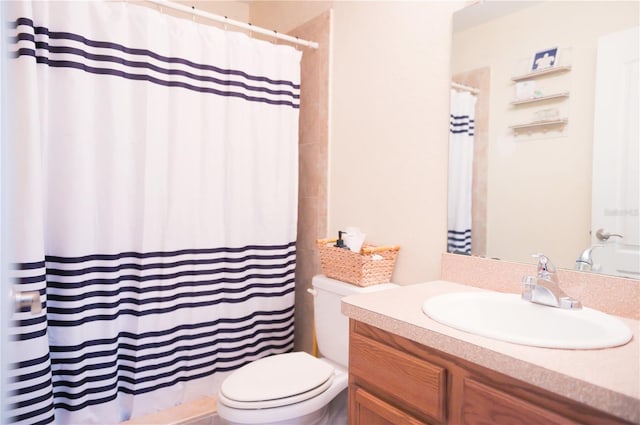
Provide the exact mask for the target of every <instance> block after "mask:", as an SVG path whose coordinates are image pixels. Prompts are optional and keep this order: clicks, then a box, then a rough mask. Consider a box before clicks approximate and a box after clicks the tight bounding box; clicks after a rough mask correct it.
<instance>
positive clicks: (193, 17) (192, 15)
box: [191, 6, 196, 22]
mask: <svg viewBox="0 0 640 425" xmlns="http://www.w3.org/2000/svg"><path fill="white" fill-rule="evenodd" d="M191 10H193V13H192V14H191V20H192V21H193V22H195V21H196V7H195V6H191Z"/></svg>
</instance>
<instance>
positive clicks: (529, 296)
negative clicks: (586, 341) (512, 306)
mask: <svg viewBox="0 0 640 425" xmlns="http://www.w3.org/2000/svg"><path fill="white" fill-rule="evenodd" d="M534 257H538V267H537V269H538V270H537V276H525V277H524V278H523V279H522V283H523V284H524V290H523V292H522V299H523V300H527V301H531V302H532V303H537V304H542V305H548V306H551V307H559V308H567V309H577V308H582V304H581V303H580V301H578V300H576V299H573V298H571V297H569V296H568V295H567V294H565V293H564V291H563V290H562V289H560V284H559V282H558V275H557V274H556V268H555V267H554V265H553V264H552V263H551V261H549V258H547V256H546V255H544V254H536V255H534Z"/></svg>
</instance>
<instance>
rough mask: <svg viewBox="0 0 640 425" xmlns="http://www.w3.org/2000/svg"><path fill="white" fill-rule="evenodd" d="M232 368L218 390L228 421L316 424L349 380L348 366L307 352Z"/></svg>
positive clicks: (271, 357) (273, 357)
mask: <svg viewBox="0 0 640 425" xmlns="http://www.w3.org/2000/svg"><path fill="white" fill-rule="evenodd" d="M236 372H237V373H233V374H232V375H230V376H229V377H228V378H227V379H226V380H225V381H224V382H223V383H222V385H221V387H220V391H219V393H218V414H219V415H220V417H222V418H223V419H224V420H225V421H226V423H227V424H281V423H286V424H313V423H319V421H320V420H321V418H322V417H323V416H325V415H326V411H325V410H324V409H323V408H326V407H327V406H328V405H329V402H331V400H333V399H334V398H335V397H336V396H337V395H338V394H339V393H341V392H342V391H344V390H345V389H346V388H347V382H348V373H347V370H346V369H344V368H342V367H341V366H340V365H337V364H332V363H331V362H330V361H329V360H327V359H319V358H316V357H313V356H311V355H310V354H307V353H305V352H293V353H286V354H278V355H275V356H270V357H265V358H263V359H260V360H256V361H255V362H252V363H249V364H248V365H246V366H244V367H242V368H240V369H238V370H237V371H236Z"/></svg>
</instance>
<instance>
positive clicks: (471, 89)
mask: <svg viewBox="0 0 640 425" xmlns="http://www.w3.org/2000/svg"><path fill="white" fill-rule="evenodd" d="M451 87H453V88H454V89H459V90H464V91H468V92H471V93H473V94H478V93H480V90H478V89H477V88H475V87H469V86H465V85H463V84H460V83H456V82H455V81H452V82H451Z"/></svg>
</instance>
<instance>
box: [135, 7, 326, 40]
mask: <svg viewBox="0 0 640 425" xmlns="http://www.w3.org/2000/svg"><path fill="white" fill-rule="evenodd" d="M147 1H148V2H150V3H154V4H157V5H159V6H162V7H167V8H169V9H174V10H179V11H181V12H184V13H188V14H191V15H196V16H200V17H202V18H206V19H210V20H212V21H216V22H220V23H222V24H226V25H232V26H234V27H238V28H242V29H244V30H248V31H251V32H257V33H259V34H264V35H268V36H270V37H274V38H277V39H279V40H285V41H288V42H289V43H293V44H299V45H301V46H306V47H311V48H312V49H317V48H318V47H319V44H318V43H316V42H315V41H307V40H302V39H300V38H297V37H292V36H290V35H287V34H281V33H279V32H278V31H275V30H273V31H272V30H268V29H266V28H261V27H256V26H254V25H251V24H245V23H244V22H240V21H236V20H233V19H229V18H227V17H226V16H220V15H214V14H213V13H208V12H203V11H201V10H196V9H195V7H188V6H184V5H182V4H179V3H175V2H172V1H168V0H147Z"/></svg>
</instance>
